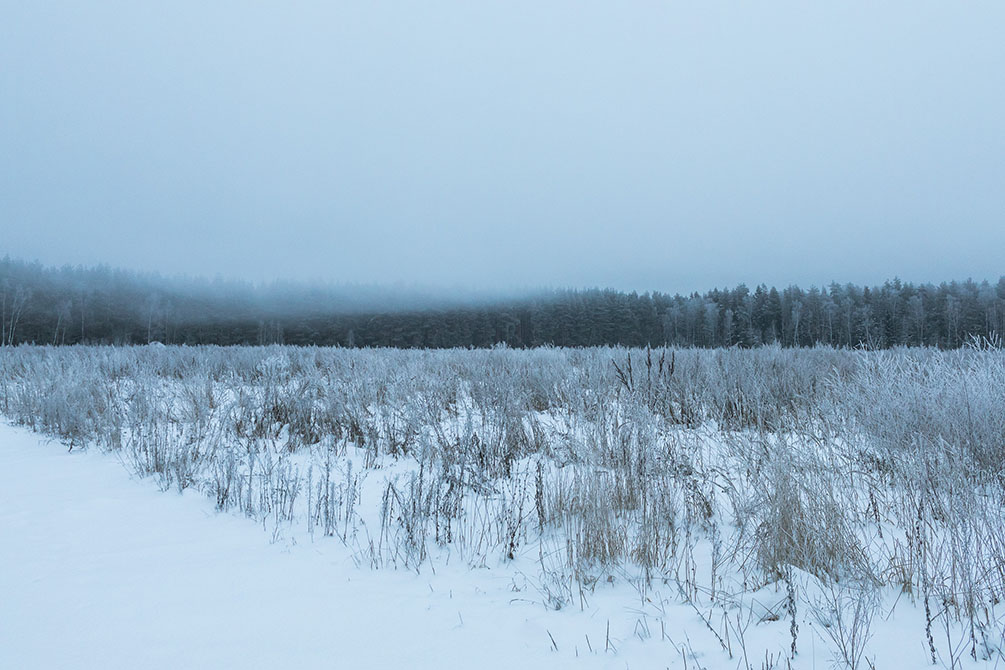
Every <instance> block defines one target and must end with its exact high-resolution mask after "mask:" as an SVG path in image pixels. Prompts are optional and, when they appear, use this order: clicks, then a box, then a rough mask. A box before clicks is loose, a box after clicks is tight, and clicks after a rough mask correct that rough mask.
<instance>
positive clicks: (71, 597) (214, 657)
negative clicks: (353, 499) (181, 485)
mask: <svg viewBox="0 0 1005 670" xmlns="http://www.w3.org/2000/svg"><path fill="white" fill-rule="evenodd" d="M0 492H2V504H0V537H2V538H3V542H2V544H0V593H2V594H3V596H2V605H0V667H3V668H22V669H28V668H71V667H72V668H108V669H112V668H138V667H142V668H150V669H153V668H178V667H186V668H221V667H242V668H276V667H301V668H321V667H324V668H332V667H347V668H348V667H356V668H378V667H379V668H395V667H400V668H414V667H438V668H439V667H455V668H462V667H465V668H466V667H476V666H477V667H479V668H509V669H512V668H514V667H519V668H555V667H566V666H570V667H571V666H573V665H575V666H576V667H608V666H609V667H622V668H623V667H625V665H624V662H623V660H620V659H618V662H616V661H615V659H614V658H613V657H611V658H607V659H604V658H603V657H600V656H597V657H594V658H592V659H589V658H582V657H581V658H579V659H577V658H576V656H575V655H574V653H568V652H573V651H574V650H573V647H572V645H571V644H570V645H569V649H568V650H567V651H566V650H561V652H560V653H555V652H554V651H553V650H552V649H551V641H550V639H549V637H548V627H547V625H546V624H545V621H546V620H550V621H549V625H550V623H551V622H554V623H556V624H561V623H562V621H561V620H562V619H569V620H570V622H571V621H572V620H576V624H578V623H581V619H582V617H576V616H554V615H553V614H552V615H551V616H549V614H550V613H549V612H547V611H546V610H544V608H543V607H541V606H540V605H539V604H537V603H532V602H528V603H522V602H519V601H518V602H516V603H511V602H510V601H511V600H512V599H513V598H514V596H516V597H519V596H520V595H521V594H519V593H513V592H511V591H510V589H511V576H510V575H504V574H502V573H500V574H499V575H495V574H494V572H493V571H492V570H479V571H470V570H467V569H466V568H464V569H463V570H461V569H458V570H452V569H450V568H447V567H444V568H443V569H441V570H438V572H437V574H435V575H434V574H432V573H431V572H430V571H428V570H427V571H424V572H423V573H422V574H416V573H414V572H411V573H410V572H404V571H390V570H381V571H371V570H367V569H365V568H364V569H360V568H357V567H355V566H354V565H352V563H351V561H349V559H348V556H347V552H346V551H345V550H344V548H343V547H342V546H341V545H339V544H338V543H337V542H336V541H324V542H317V543H310V542H309V541H307V542H306V543H305V544H293V543H290V542H283V541H280V542H270V537H269V536H268V534H267V533H263V532H262V530H261V527H259V526H258V525H256V524H255V523H253V522H251V521H249V520H247V519H244V518H241V517H237V516H231V515H227V514H218V513H216V512H215V511H214V509H213V507H212V504H211V502H210V501H209V500H208V499H206V498H204V497H202V496H200V495H198V494H194V495H188V494H186V495H178V494H177V493H173V492H167V493H165V492H160V491H158V490H157V489H156V488H155V487H154V486H153V485H152V483H151V482H148V481H137V480H135V479H131V478H130V477H129V475H128V474H127V472H126V470H125V469H124V468H123V467H122V466H121V465H120V464H119V463H118V462H117V461H116V460H115V459H114V458H113V457H110V456H108V455H105V454H101V453H99V452H98V451H97V450H90V451H87V452H77V451H74V452H70V453H68V452H67V450H66V448H65V447H61V446H60V445H58V444H54V443H44V440H43V438H40V437H39V436H37V435H34V434H32V433H30V432H27V431H26V430H23V429H19V428H13V427H10V426H6V425H0ZM560 614H562V613H560ZM604 627H605V624H604V623H600V622H594V625H593V626H592V628H593V629H595V631H596V636H597V637H596V638H595V640H599V643H600V644H603V634H604V633H603V628H604ZM551 632H552V634H553V635H555V636H556V639H564V640H568V639H570V635H569V633H568V632H567V631H564V630H562V629H559V628H553V629H552V631H551ZM577 636H579V633H578V631H577ZM583 644H584V645H585V642H584V643H583ZM594 644H597V642H596V641H595V642H594ZM562 652H565V653H562ZM584 652H585V649H584ZM577 661H578V662H577ZM584 661H585V662H590V661H592V663H589V664H588V665H586V666H584V665H583V663H582V662H584Z"/></svg>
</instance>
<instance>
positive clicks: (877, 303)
mask: <svg viewBox="0 0 1005 670" xmlns="http://www.w3.org/2000/svg"><path fill="white" fill-rule="evenodd" d="M352 290H353V289H351V287H350V288H346V287H341V288H337V287H327V288H325V287H317V286H312V285H308V284H298V283H283V284H280V283H276V284H272V285H268V286H252V285H250V284H245V283H240V282H223V281H206V280H181V279H166V278H162V277H159V276H154V275H142V274H136V273H131V272H126V271H122V270H113V269H110V268H107V267H97V268H71V267H63V268H47V267H44V266H42V265H40V264H38V263H27V262H24V261H19V260H12V259H10V258H4V259H2V260H0V342H2V343H3V344H4V345H14V344H23V343H35V344H60V345H62V344H78V343H86V344H146V343H150V342H163V343H165V344H191V345H196V344H218V345H237V344H244V345H255V344H292V345H318V346H329V345H332V346H344V347H399V348H414V347H426V348H445V347H489V346H493V345H496V344H500V343H505V344H507V345H509V346H511V347H535V346H542V345H554V346H568V347H582V346H595V345H625V346H645V345H647V344H652V345H654V346H656V345H664V344H666V345H671V346H682V347H690V346H694V347H729V346H741V347H750V346H757V345H761V344H772V343H778V344H781V345H782V346H786V347H791V346H813V345H815V344H828V345H833V346H838V347H867V348H871V349H881V348H887V347H892V346H898V345H907V346H935V347H941V348H954V347H959V346H961V345H963V344H965V343H967V342H968V341H971V340H972V339H974V338H978V339H980V340H982V341H983V340H985V339H986V340H990V341H997V340H998V338H999V336H1000V334H1002V333H1005V277H1002V278H1000V279H999V280H998V282H997V284H991V283H989V282H987V281H982V282H980V283H977V282H975V281H972V280H966V281H954V282H949V283H942V284H939V285H937V286H936V285H933V284H920V285H915V284H910V283H903V282H901V281H899V280H892V281H888V282H886V283H885V284H883V285H882V286H877V287H871V288H870V287H859V286H854V285H851V284H845V285H839V284H831V285H830V286H828V287H826V288H817V287H811V288H809V289H805V290H804V289H801V288H799V287H797V286H790V287H788V288H785V289H783V290H780V291H779V290H777V289H775V288H773V287H772V288H769V287H767V286H764V285H761V286H757V287H755V288H754V289H750V288H748V287H747V286H744V285H740V286H737V287H736V288H733V289H725V290H723V289H713V290H711V291H707V292H706V293H704V294H698V293H692V294H691V295H687V296H682V295H668V294H664V293H644V294H641V295H640V294H637V293H625V292H620V291H614V290H599V289H591V290H556V291H548V292H542V293H538V294H535V295H533V296H528V297H522V298H505V299H503V298H496V299H494V300H490V301H484V302H481V303H478V302H475V301H472V300H467V301H454V302H449V301H445V300H440V301H438V302H437V301H432V300H426V301H424V302H422V303H421V304H422V307H420V308H414V307H409V305H414V304H417V303H416V302H415V301H412V302H409V301H408V300H407V299H402V298H401V296H400V295H399V294H395V295H397V298H394V297H393V296H392V294H391V292H390V291H388V293H387V296H381V295H379V293H380V290H376V292H374V291H375V289H373V288H372V287H371V288H369V289H360V290H361V291H364V292H365V291H369V293H368V295H367V296H366V297H365V299H364V298H360V297H359V296H358V295H357V296H355V297H354V296H353V294H352Z"/></svg>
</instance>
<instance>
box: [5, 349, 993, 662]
mask: <svg viewBox="0 0 1005 670" xmlns="http://www.w3.org/2000/svg"><path fill="white" fill-rule="evenodd" d="M656 353H657V355H656V356H652V354H651V352H648V351H642V352H639V351H635V352H628V351H625V350H603V349H597V350H582V351H574V350H546V351H538V352H517V351H506V350H498V351H491V352H466V351H458V352H440V353H430V352H384V351H361V352H347V351H341V350H297V349H290V348H276V347H274V348H266V349H254V350H252V349H233V350H221V349H214V348H208V349H187V348H184V347H182V348H167V349H165V348H131V349H102V348H78V349H72V350H65V349H50V348H18V349H14V350H8V351H5V352H4V356H3V357H2V358H0V408H2V411H3V412H4V413H5V414H6V415H7V416H8V417H9V418H10V419H11V420H13V421H14V422H16V423H17V424H20V425H19V426H15V425H6V424H4V425H3V427H2V428H0V495H2V498H3V499H2V501H0V537H3V544H2V545H0V593H2V595H3V600H2V606H0V667H2V668H6V667H17V668H31V667H38V668H52V667H72V668H77V667H85V668H86V667H100V668H109V667H111V668H115V667H123V668H125V667H130V668H131V667H224V666H226V667H230V666H244V667H277V666H279V667H284V666H297V667H343V666H345V667H382V668H383V667H393V668H398V667H437V668H440V667H451V668H453V667H456V668H467V667H472V666H475V665H477V666H481V667H486V668H494V667H499V668H504V667H505V668H512V667H521V668H522V667H527V668H535V667H542V668H543V667H548V668H553V667H584V668H591V667H603V668H626V667H627V668H671V667H672V668H696V669H697V668H707V669H709V670H718V669H720V668H722V669H732V668H737V669H739V670H758V669H760V670H774V669H781V668H797V669H809V668H817V667H821V668H823V667H832V666H833V667H840V668H852V669H853V670H856V669H858V668H862V669H863V670H864V669H866V668H873V667H875V668H887V667H894V668H899V667H918V668H921V667H930V666H933V665H935V666H937V667H947V668H953V669H955V668H965V667H975V668H976V667H997V666H998V665H999V664H1000V663H1001V662H1002V660H1003V658H1005V657H1003V652H1002V648H1003V645H1002V640H1003V637H1005V611H1003V610H1005V607H1003V605H1002V603H1001V600H1002V598H1001V594H1002V584H1003V573H1005V561H1003V560H1002V556H1003V555H1005V553H1003V552H1005V531H1003V525H1005V524H1003V523H1002V520H1003V509H1005V508H1003V505H1002V496H1001V491H1002V486H1003V479H1002V474H1001V473H1002V470H1001V454H1002V448H1003V446H1005V417H1003V416H1002V414H1001V412H1000V408H1001V398H1002V397H1003V393H1002V390H1003V389H1005V356H1003V352H1001V351H1000V350H988V351H983V350H981V351H979V350H973V351H963V352H954V353H941V352H934V351H899V352H892V353H889V354H882V355H877V354H871V353H868V352H843V351H836V350H828V349H820V350H813V351H802V352H799V351H795V352H789V351H783V350H780V349H777V348H774V349H772V348H768V349H762V350H755V351H729V352H696V351H676V352H669V354H667V352H656ZM633 355H634V357H635V358H634V361H635V362H634V369H633V358H632V356H633ZM26 426H27V427H31V428H33V429H34V430H35V431H37V432H34V433H33V432H29V431H28V429H27V428H26ZM44 435H49V436H53V437H57V438H58V440H59V441H55V440H52V441H50V438H46V437H44ZM61 443H62V444H61ZM68 445H74V448H73V449H72V450H68V449H67V446H68Z"/></svg>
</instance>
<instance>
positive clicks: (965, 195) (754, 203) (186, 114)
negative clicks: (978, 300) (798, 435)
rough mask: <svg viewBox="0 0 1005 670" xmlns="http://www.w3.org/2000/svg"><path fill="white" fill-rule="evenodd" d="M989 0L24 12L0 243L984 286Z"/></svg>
mask: <svg viewBox="0 0 1005 670" xmlns="http://www.w3.org/2000/svg"><path fill="white" fill-rule="evenodd" d="M1003 34H1005V5H1003V4H1002V3H1000V2H973V3H966V4H959V3H946V2H929V1H922V2H889V3H882V5H877V4H876V3H867V2H831V1H829V0H828V1H822V2H814V3H797V2H774V1H772V2H760V3H742V4H741V3H731V2H701V3H678V2H618V3H613V2H571V1H570V2H566V1H560V0H556V1H552V2H546V3H542V2H505V3H504V2H495V1H481V2H477V3H470V2H460V1H459V0H442V1H439V2H436V1H423V2H421V3H420V2H400V3H384V2H377V3H325V2H317V3H306V2H290V3H245V2H236V1H235V2H214V3H196V2H181V1H179V2H172V3H157V4H151V3H134V2H102V3H34V2H33V3H14V2H6V3H4V7H3V21H2V23H0V254H3V253H8V254H11V255H12V256H15V257H19V258H27V259H38V260H40V261H41V262H43V263H46V264H55V265H59V264H63V263H70V264H78V263H81V264H94V263H109V264H112V265H115V266H119V267H124V268H131V269H140V270H147V271H156V272H163V273H169V274H175V273H186V274H191V275H203V276H214V275H222V276H226V277H233V278H239V279H250V280H272V279H276V278H284V279H293V280H322V281H326V282H328V281H331V282H340V283H351V282H356V283H366V284H373V283H377V284H395V283H405V284H408V285H423V286H438V287H444V288H451V287H453V288H457V287H464V288H466V289H479V290H500V289H511V288H513V287H536V286H610V287H615V288H620V289H636V290H664V291H690V290H698V289H706V288H710V287H711V286H716V285H732V284H736V283H738V282H747V283H749V284H756V283H760V282H766V283H769V284H778V285H787V284H789V283H801V284H804V285H806V284H818V285H819V284H825V283H828V282H830V281H832V280H836V281H841V282H843V281H851V282H860V283H874V282H881V281H883V280H884V279H887V278H891V277H894V276H899V277H901V278H904V279H906V280H911V281H940V280H944V279H952V278H958V279H962V278H966V277H974V278H978V279H980V278H989V279H996V278H997V277H998V276H1000V275H1001V274H1002V273H1003V272H1005V270H1003V268H1005V266H1003V264H1002V258H1003V257H1002V249H1003V248H1005V225H1003V214H1005V188H1002V184H1005V104H1003V103H1005V40H1002V37H1001V36H1002V35H1003Z"/></svg>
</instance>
